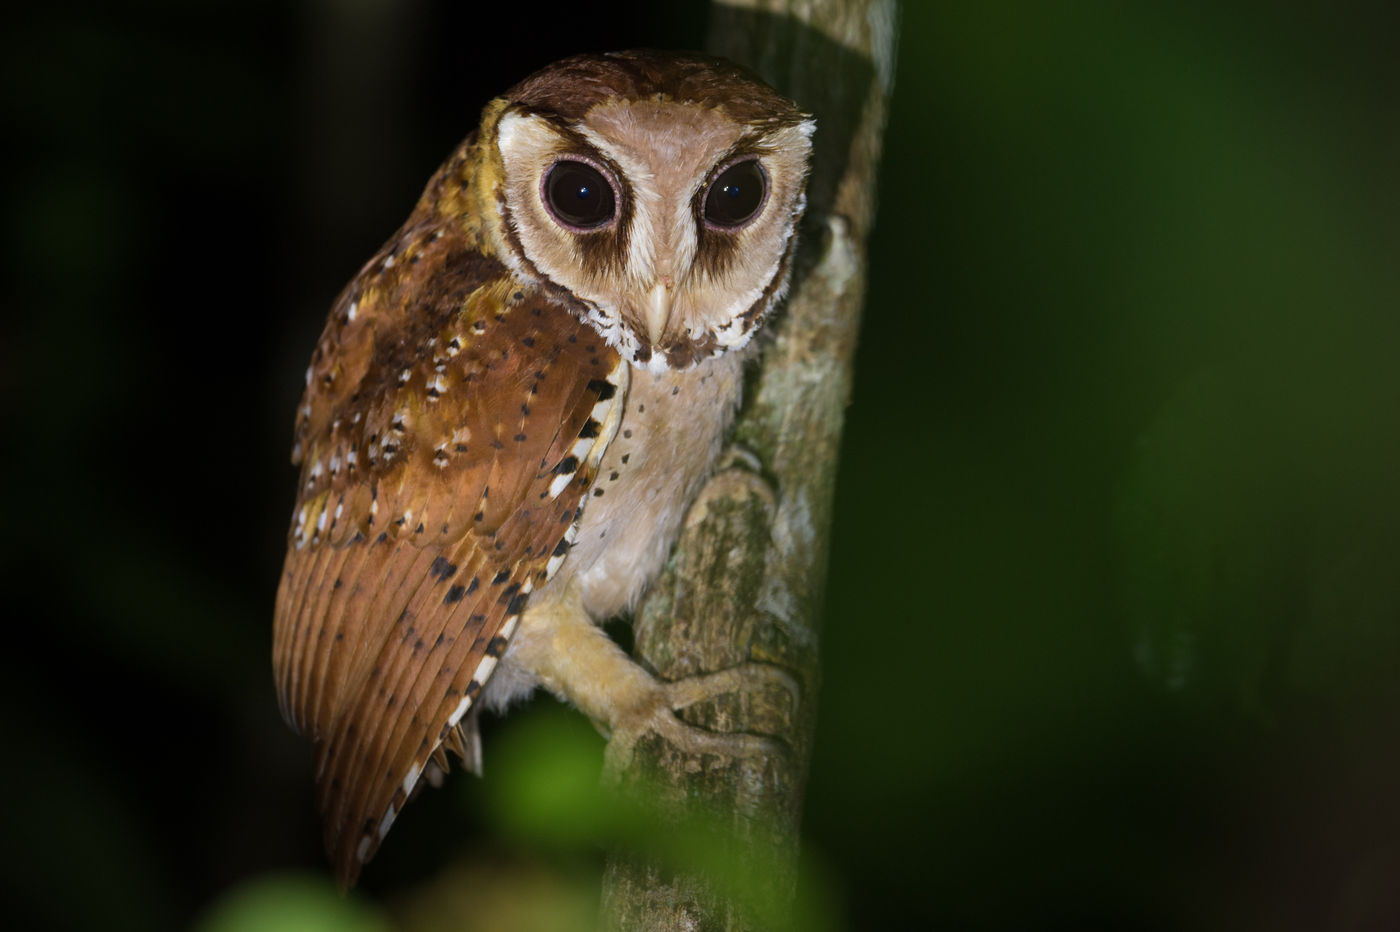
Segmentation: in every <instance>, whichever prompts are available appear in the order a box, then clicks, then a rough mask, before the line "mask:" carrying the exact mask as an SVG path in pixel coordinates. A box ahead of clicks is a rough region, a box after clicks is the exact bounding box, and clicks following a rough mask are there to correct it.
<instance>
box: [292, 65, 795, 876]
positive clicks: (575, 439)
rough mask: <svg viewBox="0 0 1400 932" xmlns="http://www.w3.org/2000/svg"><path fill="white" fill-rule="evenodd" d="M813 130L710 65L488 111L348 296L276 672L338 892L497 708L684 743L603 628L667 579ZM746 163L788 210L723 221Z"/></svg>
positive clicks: (326, 342) (780, 267) (587, 86)
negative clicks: (580, 224)
mask: <svg viewBox="0 0 1400 932" xmlns="http://www.w3.org/2000/svg"><path fill="white" fill-rule="evenodd" d="M571 89H572V90H571ZM726 107H730V108H732V110H733V113H730V112H729V111H728V110H726ZM810 132H811V124H810V123H809V122H806V120H805V117H804V116H803V115H802V114H801V113H800V112H799V111H797V110H796V108H794V107H793V106H792V105H791V104H790V103H789V102H787V101H784V100H783V99H782V98H780V97H778V96H777V95H776V94H774V93H773V92H772V91H771V90H769V89H767V88H766V87H763V86H762V85H759V84H757V83H754V82H753V81H752V80H751V79H749V78H748V77H746V76H745V75H744V74H743V73H742V72H739V71H738V70H737V69H733V68H732V67H730V66H722V65H718V64H716V63H714V62H713V61H712V60H706V59H703V58H698V57H695V56H671V55H668V54H666V53H624V54H619V55H614V56H585V57H580V58H576V59H571V60H569V61H567V62H564V63H561V64H560V65H557V66H554V67H553V68H551V69H546V71H545V72H543V73H542V74H541V75H538V76H536V77H534V78H531V79H528V80H527V81H526V82H524V83H523V84H521V85H520V86H519V87H517V89H516V90H515V91H514V92H512V94H509V95H507V96H506V97H504V98H501V99H498V100H496V101H493V102H492V103H491V104H490V105H489V106H488V107H487V108H486V111H485V113H484V114H483V117H482V124H481V128H480V129H479V131H478V132H477V133H476V134H474V135H473V136H472V137H469V138H468V140H467V141H466V142H464V143H463V144H462V146H461V147H460V148H459V149H458V150H457V151H456V152H455V153H453V155H452V156H451V157H450V158H449V159H448V160H447V162H446V163H445V164H444V165H443V167H442V168H441V169H439V171H438V172H437V173H436V174H435V176H434V177H433V179H432V180H431V181H430V182H429V183H428V186H427V188H426V189H425V191H424V193H423V196H422V198H420V200H419V202H418V204H417V206H416V208H415V210H414V211H413V214H412V215H411V216H410V217H409V219H408V221H407V222H406V223H405V224H404V226H403V227H402V228H401V229H400V230H399V232H398V233H397V234H396V235H395V236H394V237H393V238H392V239H390V241H389V242H388V243H387V244H386V245H385V246H384V247H383V248H382V249H381V250H380V251H379V253H378V254H377V255H376V256H375V257H374V258H373V259H371V260H370V262H369V263H367V264H366V265H365V267H364V268H363V269H362V270H361V271H360V273H359V275H357V276H356V278H355V279H354V281H352V282H351V283H350V285H349V286H348V287H347V288H346V290H345V291H344V292H343V293H342V294H341V296H340V297H339V299H338V300H337V301H336V303H335V305H334V307H333V308H332V311H331V314H330V317H329V319H328V320H327V323H326V327H325V330H324V332H323V333H322V336H321V339H320V341H319V342H318V344H317V346H316V349H315V351H314V353H313V355H312V361H311V366H310V368H309V369H308V370H307V385H306V392H305V395H304V397H303V399H302V404H301V407H300V409H299V411H298V414H297V418H296V431H295V434H296V436H295V446H294V452H293V460H294V461H295V462H296V463H298V464H299V465H300V466H301V479H300V485H299V488H298V494H297V502H296V506H295V509H294V513H293V520H292V526H291V529H290V531H289V536H288V549H287V558H286V562H285V565H284V568H283V574H282V578H281V585H280V588H279V590H278V595H277V606H276V623H275V633H274V643H273V664H274V669H275V674H276V683H277V690H278V696H279V700H280V702H281V706H282V711H283V714H284V715H285V717H286V718H287V720H288V721H289V722H291V723H292V724H293V726H294V727H296V728H297V729H298V730H299V731H300V732H302V733H303V734H305V735H307V736H308V737H309V738H311V740H312V741H313V743H314V748H315V765H316V778H317V788H318V790H317V797H318V801H319V804H320V808H321V811H322V814H323V817H324V820H325V832H326V844H327V850H328V851H329V853H330V856H331V860H332V861H333V863H334V865H335V868H336V871H337V874H338V876H339V877H340V879H341V881H342V883H344V884H349V883H352V882H353V881H354V879H355V877H356V876H357V874H358V872H359V870H360V868H361V866H362V865H363V864H364V863H365V862H366V861H367V860H368V859H369V858H370V857H371V856H372V855H373V854H374V852H375V850H376V849H377V848H378V846H379V844H380V843H381V841H382V840H383V838H384V836H385V834H386V833H387V831H388V829H389V826H390V825H391V824H392V822H393V821H394V819H395V818H396V817H397V815H398V813H399V812H401V811H402V809H403V806H404V804H405V802H406V801H407V799H408V798H409V797H410V796H411V795H412V794H413V793H414V791H415V790H416V789H417V788H418V786H419V783H420V781H421V780H423V779H425V778H428V779H432V778H434V777H435V776H436V775H437V774H438V773H439V772H440V771H442V770H445V769H446V766H447V759H446V756H445V751H449V750H450V751H454V752H456V753H458V754H459V755H460V756H464V757H466V758H467V760H468V763H469V764H472V763H474V762H475V753H476V750H475V749H476V735H475V714H476V711H477V709H478V707H479V706H480V704H481V703H487V704H492V705H494V706H496V707H503V706H505V705H506V704H508V703H509V702H510V701H511V700H512V699H513V698H516V697H518V696H520V695H524V694H526V693H528V692H529V691H530V690H532V689H533V688H535V686H537V685H543V686H545V687H547V688H549V689H551V690H553V691H554V692H556V694H558V695H560V696H562V697H564V698H566V699H568V700H570V701H572V702H574V703H575V704H576V705H578V706H579V708H581V709H582V710H583V711H585V712H586V713H587V714H589V715H590V716H592V717H594V718H595V719H596V720H598V721H599V722H600V723H603V724H605V725H606V726H607V727H610V728H612V729H613V730H614V732H615V733H616V732H617V731H618V730H626V729H638V728H641V729H647V728H651V729H653V730H654V729H656V728H661V729H663V730H675V729H677V728H681V727H682V726H680V725H679V723H678V722H677V721H676V720H675V719H674V717H673V716H670V715H669V711H667V710H668V708H670V707H673V705H668V704H673V703H674V702H678V701H687V702H688V701H693V697H694V696H695V695H697V692H696V689H694V688H691V689H689V690H688V691H684V692H683V694H684V696H685V697H690V698H685V699H678V698H675V697H676V696H679V695H681V693H673V692H672V691H669V690H668V689H667V688H666V684H657V683H656V682H655V681H654V680H653V679H651V677H650V676H648V675H647V674H646V673H645V671H643V670H641V669H640V668H638V667H636V665H635V664H632V663H631V662H630V661H629V660H628V659H627V658H626V657H625V655H622V654H621V652H620V651H619V650H618V649H617V648H616V646H615V645H613V644H612V643H611V642H609V641H608V640H607V638H606V637H605V636H603V635H602V634H601V633H599V631H598V630H597V628H596V627H595V626H594V625H593V623H592V622H593V621H594V620H602V618H604V617H606V616H608V615H610V614H613V613H615V612H617V611H620V610H624V609H626V608H627V607H628V606H629V605H630V604H631V602H632V601H633V600H634V599H635V598H636V597H637V595H638V594H639V593H640V592H641V591H642V589H643V588H644V587H645V585H646V583H647V581H648V580H649V579H650V578H652V576H653V575H654V574H655V572H656V571H657V569H658V568H659V566H660V563H661V561H662V560H663V559H664V556H665V553H666V550H667V549H668V548H669V546H670V544H671V542H672V541H673V540H674V536H675V533H676V531H677V529H678V527H679V523H680V520H681V517H682V515H683V513H684V509H685V506H686V504H687V502H689V500H690V499H691V498H692V497H693V495H694V494H695V491H696V489H697V488H698V485H699V483H700V482H701V481H702V480H703V478H704V476H705V474H706V472H707V471H708V470H709V468H710V463H711V462H712V461H713V460H714V458H715V455H716V454H717V452H718V450H719V446H720V442H721V440H722V436H723V433H724V429H725V427H726V425H727V423H728V420H729V417H730V415H731V413H732V411H733V408H734V405H735V404H736V403H737V401H738V396H739V388H740V385H741V384H742V379H741V373H740V363H741V351H742V350H743V348H744V346H745V344H746V343H747V342H748V340H749V338H750V336H751V334H752V332H753V331H754V330H755V329H756V328H757V326H758V325H759V324H760V323H761V321H762V319H763V317H764V316H765V315H766V314H767V312H768V311H769V310H770V309H771V307H772V306H773V305H774V304H775V303H776V302H777V301H778V300H779V299H780V298H781V295H782V293H783V291H784V289H785V286H786V280H787V269H788V265H789V262H790V257H791V253H792V232H793V229H794V227H795V224H796V220H797V217H798V216H799V214H800V212H801V209H802V186H803V183H804V181H805V174H806V157H807V153H808V151H809V146H808V145H807V142H806V140H807V136H808V135H809V134H810ZM561 159H562V160H565V161H569V160H572V161H570V162H569V164H585V165H588V166H596V167H597V170H598V171H602V172H606V173H608V174H607V176H606V177H607V178H608V181H607V183H608V184H609V185H610V190H611V191H612V192H613V195H612V196H614V197H615V198H616V200H617V203H616V205H615V210H614V212H613V213H612V214H611V215H609V216H608V217H607V218H605V219H606V221H607V222H606V223H604V224H602V225H597V226H596V227H595V228H591V229H578V228H576V227H574V226H572V225H570V224H562V225H561V223H560V222H558V217H557V216H555V215H554V214H553V213H552V212H553V211H555V207H553V206H549V207H548V209H547V210H546V209H545V208H542V207H541V205H540V200H541V199H542V198H544V197H545V196H546V194H545V193H544V192H545V183H544V182H542V181H541V178H545V179H547V178H548V177H549V174H548V173H549V172H551V171H552V170H553V166H556V165H558V164H559V161H560V160H561ZM745 160H747V161H748V162H753V163H755V164H756V165H757V164H761V165H762V168H761V171H760V169H758V168H754V169H752V171H751V173H750V177H758V178H761V179H762V180H763V183H764V184H765V185H770V186H771V191H769V190H767V189H765V191H764V194H763V200H762V201H754V203H755V204H759V205H761V209H760V208H759V207H755V208H754V210H753V211H752V214H751V217H750V219H746V220H744V221H743V222H742V223H726V224H722V225H719V226H717V225H715V223H713V222H711V220H710V219H709V218H708V215H706V214H705V211H706V210H707V209H708V208H706V207H705V203H706V201H705V198H706V196H707V192H708V191H709V189H710V188H709V186H712V185H716V184H717V182H716V181H715V180H714V179H715V178H716V177H717V176H718V174H719V173H720V172H722V171H723V170H724V169H725V168H726V167H727V166H730V165H733V164H736V162H741V161H745ZM673 175H674V177H672V176H673ZM591 177H592V176H591ZM596 177H597V178H598V179H599V180H600V181H602V180H603V179H604V177H605V176H604V175H598V176H596ZM687 227H693V228H691V229H686V228H687ZM653 348H655V349H656V350H657V352H653ZM614 437H617V438H618V442H617V444H616V445H615V447H612V446H610V444H612V442H613V440H614ZM610 450H611V451H612V452H610ZM600 468H601V469H602V470H603V474H602V475H601V476H600V474H599V472H600ZM590 502H592V503H593V504H592V505H590V504H589V503H590ZM493 677H494V679H493ZM716 682H719V681H716ZM724 682H726V683H727V682H729V681H728V680H725V681H724ZM662 713H665V714H664V715H662ZM658 716H660V717H658Z"/></svg>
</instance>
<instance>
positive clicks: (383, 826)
mask: <svg viewBox="0 0 1400 932" xmlns="http://www.w3.org/2000/svg"><path fill="white" fill-rule="evenodd" d="M398 817H399V811H398V810H397V809H395V808H394V807H393V806H390V807H389V809H388V810H387V811H386V812H385V813H384V818H382V819H380V820H379V840H380V841H383V840H384V836H385V835H387V834H389V828H390V826H392V825H393V824H394V820H395V819H397V818H398Z"/></svg>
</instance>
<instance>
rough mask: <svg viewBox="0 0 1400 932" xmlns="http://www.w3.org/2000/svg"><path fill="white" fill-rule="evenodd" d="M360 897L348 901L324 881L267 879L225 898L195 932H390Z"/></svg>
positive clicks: (255, 882)
mask: <svg viewBox="0 0 1400 932" xmlns="http://www.w3.org/2000/svg"><path fill="white" fill-rule="evenodd" d="M390 928H391V926H390V925H389V923H388V922H387V921H386V920H385V919H384V917H383V916H382V915H380V914H379V912H378V911H376V910H375V909H373V908H372V907H370V906H369V905H367V904H366V903H365V902H364V900H363V899H361V898H359V897H349V898H347V897H343V896H341V895H340V893H339V892H337V891H336V889H335V884H334V883H332V882H330V881H329V880H328V879H327V878H326V877H324V876H319V877H316V876H273V877H263V878H259V879H256V880H252V881H249V882H247V883H245V884H242V885H240V886H239V887H237V888H236V889H234V890H233V891H231V892H229V893H228V894H226V895H224V896H223V897H221V898H220V899H219V901H218V902H217V903H215V904H214V905H213V906H212V907H211V908H210V910H209V912H208V913H207V914H206V915H205V916H204V917H203V918H202V919H201V920H200V921H199V922H198V923H197V924H196V925H195V927H194V929H195V932H387V930H388V929H390Z"/></svg>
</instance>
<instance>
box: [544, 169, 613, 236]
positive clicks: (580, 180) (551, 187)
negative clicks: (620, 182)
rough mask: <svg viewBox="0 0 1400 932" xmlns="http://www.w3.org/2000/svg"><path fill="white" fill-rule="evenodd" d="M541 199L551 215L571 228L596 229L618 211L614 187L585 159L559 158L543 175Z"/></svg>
mask: <svg viewBox="0 0 1400 932" xmlns="http://www.w3.org/2000/svg"><path fill="white" fill-rule="evenodd" d="M543 188H544V190H543V194H544V203H545V206H546V207H548V208H549V212H550V213H551V214H553V215H554V219H555V220H558V221H559V223H560V224H561V225H563V226H565V227H567V228H569V229H572V230H580V231H582V230H596V229H597V228H599V227H601V226H606V225H607V224H608V223H609V222H610V221H611V220H612V218H613V216H614V215H615V214H616V213H617V199H616V198H615V197H614V196H613V187H612V184H611V182H609V181H608V179H607V178H605V177H603V173H602V172H601V171H599V170H598V169H596V168H594V167H593V166H592V165H589V164H588V163H587V162H578V161H574V160H573V159H560V160H559V161H558V162H555V163H554V165H553V166H552V167H551V168H550V169H549V173H548V174H547V175H545V178H544V185H543Z"/></svg>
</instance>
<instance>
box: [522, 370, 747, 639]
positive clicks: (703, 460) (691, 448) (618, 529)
mask: <svg viewBox="0 0 1400 932" xmlns="http://www.w3.org/2000/svg"><path fill="white" fill-rule="evenodd" d="M745 355H747V354H746V353H742V352H731V353H725V354H724V355H721V356H718V357H716V358H714V359H710V360H707V361H705V362H703V363H701V364H700V365H698V366H695V367H694V368H691V369H688V370H686V371H683V372H664V373H659V374H656V373H650V372H647V371H645V370H641V369H634V370H633V374H632V383H631V388H630V390H629V391H628V393H627V399H626V407H625V409H624V411H623V415H622V422H621V424H620V425H619V428H618V433H617V436H616V438H615V439H614V440H613V442H612V444H611V445H610V446H609V447H608V451H607V453H606V455H605V456H604V458H603V463H602V466H601V468H600V469H599V471H598V476H597V479H596V480H595V481H594V483H593V486H592V487H591V488H590V489H589V491H588V498H587V504H586V505H585V506H584V509H583V518H582V522H581V525H580V528H579V535H578V539H577V540H576V542H575V543H574V546H573V548H572V550H571V551H570V552H569V559H568V560H566V561H565V564H564V567H563V568H562V571H561V573H560V574H559V577H556V579H555V580H553V581H552V582H551V587H553V586H554V585H559V586H564V585H567V584H568V583H569V582H574V583H576V584H577V585H578V587H579V592H580V595H581V597H582V600H583V607H584V610H585V611H587V612H588V613H589V615H591V616H592V617H593V618H595V619H598V620H602V619H605V618H608V617H611V616H613V615H616V614H618V613H619V612H623V611H626V610H628V609H630V608H631V607H632V606H633V605H634V604H635V603H636V601H637V599H638V598H639V597H640V596H641V594H642V592H643V591H644V589H645V588H646V585H647V584H648V583H649V582H650V581H651V580H652V579H653V578H654V577H655V576H656V575H657V573H658V572H659V571H660V569H661V566H662V563H663V562H664V561H665V560H666V556H667V554H668V553H669V551H670V549H671V546H672V544H673V543H674V542H675V539H676V536H677V534H678V533H679V532H680V527H681V522H682V521H683V520H684V518H685V512H686V509H687V507H688V506H689V504H690V502H691V500H692V499H694V497H695V495H696V493H697V492H698V491H699V487H700V485H701V483H703V482H704V480H705V478H706V477H707V476H708V475H709V473H710V470H711V468H712V467H713V465H714V462H715V459H716V458H717V457H718V455H719V453H720V450H721V448H722V446H723V443H724V436H725V433H726V431H727V430H728V427H729V423H730V421H731V420H732V418H733V414H734V409H735V407H736V406H737V404H738V402H739V397H740V392H741V389H742V387H743V364H744V356H745ZM541 594H542V595H543V593H541Z"/></svg>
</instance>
